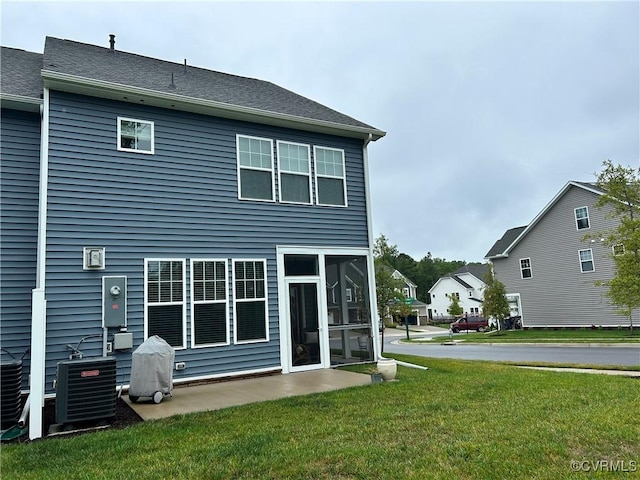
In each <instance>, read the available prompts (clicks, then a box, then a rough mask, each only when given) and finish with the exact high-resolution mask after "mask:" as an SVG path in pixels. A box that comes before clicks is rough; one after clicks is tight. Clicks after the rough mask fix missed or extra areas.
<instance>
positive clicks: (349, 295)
mask: <svg viewBox="0 0 640 480" xmlns="http://www.w3.org/2000/svg"><path fill="white" fill-rule="evenodd" d="M347 302H353V293H352V292H351V289H350V288H347Z"/></svg>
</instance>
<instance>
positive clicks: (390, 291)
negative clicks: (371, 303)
mask: <svg viewBox="0 0 640 480" xmlns="http://www.w3.org/2000/svg"><path fill="white" fill-rule="evenodd" d="M374 262H375V271H376V301H377V303H378V316H379V318H380V321H383V320H384V318H385V317H386V316H387V313H388V312H389V309H390V308H391V307H393V306H394V305H395V304H396V303H397V302H404V295H403V293H402V287H403V286H404V283H403V282H402V280H399V279H397V278H395V277H394V276H393V271H394V268H393V267H391V266H389V265H388V264H387V263H385V261H384V260H383V259H381V258H375V259H374Z"/></svg>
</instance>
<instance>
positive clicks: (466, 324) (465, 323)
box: [450, 317, 489, 333]
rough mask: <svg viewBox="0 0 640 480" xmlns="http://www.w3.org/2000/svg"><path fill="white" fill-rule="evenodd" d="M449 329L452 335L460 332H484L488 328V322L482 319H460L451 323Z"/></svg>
mask: <svg viewBox="0 0 640 480" xmlns="http://www.w3.org/2000/svg"><path fill="white" fill-rule="evenodd" d="M450 328H451V331H452V332H453V333H458V332H460V331H462V330H475V331H476V332H484V331H485V330H486V329H487V328H489V322H488V321H487V319H486V318H484V317H466V318H465V317H462V318H459V319H458V320H456V321H455V322H453V323H452V324H451V327H450Z"/></svg>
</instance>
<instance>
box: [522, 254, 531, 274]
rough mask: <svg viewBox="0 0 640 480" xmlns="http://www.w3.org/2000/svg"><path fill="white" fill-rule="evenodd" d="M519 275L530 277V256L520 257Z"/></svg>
mask: <svg viewBox="0 0 640 480" xmlns="http://www.w3.org/2000/svg"><path fill="white" fill-rule="evenodd" d="M520 275H521V276H522V278H531V277H532V274H531V259H530V258H521V259H520Z"/></svg>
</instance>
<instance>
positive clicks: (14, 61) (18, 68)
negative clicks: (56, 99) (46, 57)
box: [0, 47, 42, 100]
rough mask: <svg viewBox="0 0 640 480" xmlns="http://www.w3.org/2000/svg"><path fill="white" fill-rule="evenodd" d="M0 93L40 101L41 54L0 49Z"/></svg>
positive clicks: (14, 49) (15, 49)
mask: <svg viewBox="0 0 640 480" xmlns="http://www.w3.org/2000/svg"><path fill="white" fill-rule="evenodd" d="M0 66H1V68H2V72H1V74H0V92H1V93H2V94H4V95H15V96H19V97H27V98H32V99H37V100H40V99H41V98H42V77H41V76H40V70H41V69H42V54H40V53H32V52H27V51H25V50H19V49H17V48H9V47H2V48H1V49H0Z"/></svg>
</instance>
